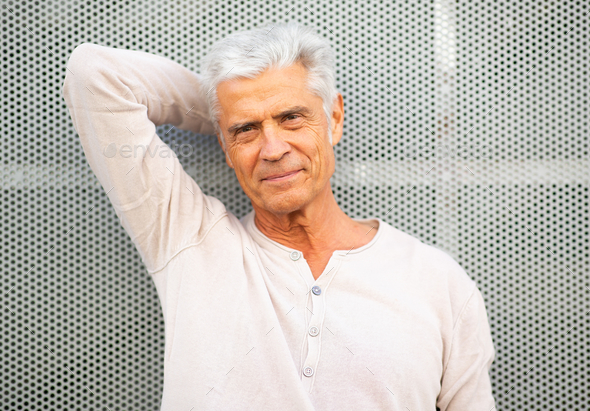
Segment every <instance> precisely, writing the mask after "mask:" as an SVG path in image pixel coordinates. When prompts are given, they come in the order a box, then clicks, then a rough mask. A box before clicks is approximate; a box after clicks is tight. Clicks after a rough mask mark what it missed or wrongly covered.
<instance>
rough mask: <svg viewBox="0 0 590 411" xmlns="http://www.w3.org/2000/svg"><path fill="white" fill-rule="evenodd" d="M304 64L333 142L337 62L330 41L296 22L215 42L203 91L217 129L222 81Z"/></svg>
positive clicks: (204, 67) (205, 62)
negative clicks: (335, 67)
mask: <svg viewBox="0 0 590 411" xmlns="http://www.w3.org/2000/svg"><path fill="white" fill-rule="evenodd" d="M296 63H301V64H303V66H304V67H305V68H306V69H307V75H308V81H307V87H308V89H309V90H310V92H312V93H313V94H315V95H317V96H318V97H320V98H321V99H322V101H323V108H324V112H325V114H326V118H327V120H328V136H329V138H330V143H332V130H331V127H330V119H331V117H332V105H333V103H334V99H335V98H336V96H337V91H336V85H335V75H334V64H335V55H334V51H333V50H332V48H331V47H330V44H329V43H328V41H327V40H326V39H324V38H322V37H320V36H319V35H318V34H316V33H315V31H314V30H313V29H312V28H310V27H308V26H303V25H300V24H298V23H296V22H294V21H291V22H289V23H287V24H277V25H274V26H268V27H264V28H257V29H253V30H248V31H238V32H235V33H232V34H230V35H229V36H227V37H225V38H223V39H221V40H219V41H218V42H217V43H215V44H214V45H213V46H212V48H211V50H210V51H209V53H208V54H207V56H205V58H204V59H203V64H202V71H203V73H202V74H203V84H202V86H203V90H207V94H206V99H207V104H208V106H209V115H210V116H211V121H212V122H213V126H214V127H215V131H217V132H218V133H219V135H220V136H221V141H222V144H223V146H224V147H225V140H224V137H223V136H224V135H223V132H222V131H221V128H220V127H219V115H220V111H221V110H220V106H219V100H218V97H217V86H218V85H219V83H221V82H223V81H226V80H232V79H238V78H250V79H253V78H256V77H258V76H259V75H260V74H262V72H263V71H265V70H266V69H269V68H276V69H282V68H286V67H289V66H291V65H293V64H296Z"/></svg>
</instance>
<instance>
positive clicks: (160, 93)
mask: <svg viewBox="0 0 590 411" xmlns="http://www.w3.org/2000/svg"><path fill="white" fill-rule="evenodd" d="M63 96H64V99H65V101H66V104H67V106H68V108H69V111H70V115H71V117H72V120H73V123H74V127H75V128H76V131H77V132H78V134H79V136H80V141H81V143H82V147H83V149H84V153H85V155H86V158H87V160H88V163H89V164H90V167H91V168H92V170H93V171H94V173H95V174H96V176H97V178H98V180H99V181H100V183H101V184H102V186H103V188H104V190H105V191H106V192H107V195H108V197H109V199H110V201H111V203H112V204H113V206H114V208H115V212H116V213H117V215H118V217H119V219H120V220H121V224H122V225H123V227H124V228H125V230H126V231H127V232H128V234H129V235H130V236H131V239H132V240H133V242H134V243H135V245H136V246H137V248H138V250H139V252H140V254H141V256H142V259H143V260H144V263H145V264H146V267H147V269H148V271H150V272H154V271H157V270H159V269H160V268H162V266H163V265H164V264H165V263H166V262H167V261H168V260H169V259H170V258H171V257H172V256H173V255H174V253H176V252H178V251H179V249H180V247H182V246H183V244H184V245H186V244H187V243H192V242H198V241H199V240H200V239H201V238H202V236H204V234H205V232H206V230H207V229H208V228H209V226H210V225H211V224H212V223H213V222H214V220H216V219H218V218H220V217H221V216H222V215H224V214H225V207H224V206H223V204H221V202H219V201H218V200H217V199H215V198H213V197H209V196H205V195H204V194H203V193H202V192H201V190H200V189H199V187H198V186H197V184H196V183H195V182H194V180H193V179H192V178H191V177H190V176H188V175H187V174H186V172H185V171H184V170H183V169H182V166H181V164H180V162H179V161H178V159H177V158H176V156H175V155H174V154H173V152H172V151H170V149H169V148H168V146H167V145H165V144H164V143H163V142H162V140H161V139H160V138H159V137H158V135H157V134H156V126H158V125H161V124H172V125H174V126H175V127H177V128H179V129H185V130H192V131H194V132H197V133H201V134H213V132H214V130H213V127H212V124H211V122H210V120H209V117H208V112H207V107H206V103H205V99H204V93H203V90H201V79H200V76H199V75H197V74H196V73H193V72H191V71H190V70H188V69H186V68H185V67H183V66H181V65H180V64H178V63H175V62H173V61H172V60H170V59H167V58H165V57H161V56H157V55H154V54H149V53H145V52H141V51H133V50H121V49H115V48H110V47H103V46H98V45H94V44H89V43H85V44H82V45H80V46H78V47H76V49H75V50H74V51H73V53H72V55H71V56H70V59H69V61H68V65H67V71H66V78H65V81H64V86H63Z"/></svg>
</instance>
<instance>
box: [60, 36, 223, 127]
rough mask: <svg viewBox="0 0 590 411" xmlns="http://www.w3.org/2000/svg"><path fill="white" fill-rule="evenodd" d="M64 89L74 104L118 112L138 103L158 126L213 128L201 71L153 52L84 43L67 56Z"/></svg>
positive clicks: (98, 111)
mask: <svg viewBox="0 0 590 411" xmlns="http://www.w3.org/2000/svg"><path fill="white" fill-rule="evenodd" d="M63 94H64V99H65V100H66V103H67V105H68V107H69V108H70V109H80V108H82V109H84V110H88V111H92V112H96V113H105V114H109V115H114V114H115V112H116V111H119V110H121V109H122V110H127V109H128V108H129V106H128V105H127V103H129V102H135V103H139V104H141V105H144V106H146V107H147V108H148V111H147V116H148V118H149V120H150V121H152V122H153V123H154V124H155V125H156V126H158V125H161V124H173V125H174V126H176V127H178V128H180V129H183V130H191V131H193V132H196V133H201V134H213V133H214V130H213V127H212V124H211V122H210V121H209V116H208V111H207V105H206V102H205V98H204V93H203V90H202V89H201V78H200V76H199V75H198V74H197V73H194V72H192V71H190V70H188V69H187V68H185V67H183V66H182V65H180V64H178V63H175V62H174V61H172V60H170V59H167V58H165V57H161V56H157V55H155V54H150V53H146V52H141V51H135V50H122V49H115V48H110V47H103V46H99V45H96V44H90V43H84V44H81V45H79V46H78V47H76V49H75V50H74V51H73V52H72V55H71V56H70V59H69V61H68V69H67V70H66V78H65V81H64V87H63Z"/></svg>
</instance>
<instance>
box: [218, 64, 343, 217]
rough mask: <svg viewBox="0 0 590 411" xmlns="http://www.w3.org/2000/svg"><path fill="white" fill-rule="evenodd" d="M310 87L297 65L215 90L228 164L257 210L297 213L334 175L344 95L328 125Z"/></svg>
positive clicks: (336, 101)
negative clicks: (335, 150) (334, 146)
mask: <svg viewBox="0 0 590 411" xmlns="http://www.w3.org/2000/svg"><path fill="white" fill-rule="evenodd" d="M306 84H307V71H306V69H305V68H304V67H303V66H302V65H301V64H295V65H292V66H290V67H287V68H285V69H281V70H276V69H272V70H266V71H265V72H263V73H262V74H261V75H260V76H258V77H257V78H255V79H238V80H228V81H224V82H222V83H220V84H219V86H218V87H217V96H218V99H219V104H220V106H221V115H220V119H219V126H220V128H221V130H222V132H223V134H224V136H225V145H226V148H225V154H226V161H227V163H228V165H229V166H230V167H231V168H233V169H234V170H235V172H236V176H237V178H238V181H239V182H240V185H241V186H242V189H243V190H244V192H245V193H246V195H247V196H248V197H249V198H250V200H251V201H252V204H253V206H254V207H255V209H256V208H258V209H263V210H266V211H269V212H271V213H272V214H275V215H282V214H286V213H291V212H293V211H296V210H299V209H301V208H302V207H304V206H306V205H307V204H309V203H311V202H312V201H313V199H314V198H316V196H317V195H318V194H319V193H320V192H322V190H325V189H326V185H329V180H330V177H331V176H332V174H333V173H334V151H333V149H332V145H333V144H336V143H337V142H338V141H339V140H340V137H341V136H342V123H343V119H344V108H343V102H342V96H341V95H340V94H338V98H337V99H336V100H335V104H334V108H333V114H332V118H331V119H330V124H328V121H327V119H326V115H325V112H324V110H323V106H322V99H321V98H320V97H318V96H316V95H314V94H312V93H311V92H310V91H309V90H308V89H307V86H306ZM328 127H330V128H331V129H332V144H330V141H329V137H328ZM218 138H224V137H223V136H218Z"/></svg>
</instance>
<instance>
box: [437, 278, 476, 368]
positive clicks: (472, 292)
mask: <svg viewBox="0 0 590 411" xmlns="http://www.w3.org/2000/svg"><path fill="white" fill-rule="evenodd" d="M476 290H477V285H476V284H475V283H473V288H472V290H471V293H470V294H469V298H467V300H466V301H465V303H464V304H463V307H462V308H461V311H459V315H458V316H457V319H456V320H455V323H454V324H453V338H451V345H450V346H449V355H448V356H447V358H446V361H445V365H444V367H443V375H444V373H445V372H446V371H447V367H448V366H449V361H450V359H451V353H452V352H453V345H454V343H455V337H456V333H455V331H456V328H457V324H458V323H459V321H461V319H462V318H463V315H465V312H467V311H468V307H469V306H470V303H471V300H472V299H473V296H474V295H475V292H476Z"/></svg>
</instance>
